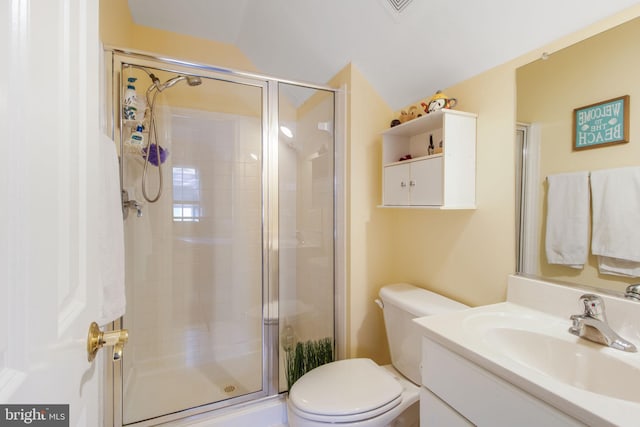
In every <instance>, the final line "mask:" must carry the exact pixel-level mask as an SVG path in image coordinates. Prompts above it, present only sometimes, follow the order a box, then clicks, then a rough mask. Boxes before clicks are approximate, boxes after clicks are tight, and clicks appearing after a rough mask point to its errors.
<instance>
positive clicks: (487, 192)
mask: <svg viewBox="0 0 640 427" xmlns="http://www.w3.org/2000/svg"><path fill="white" fill-rule="evenodd" d="M100 13H101V35H102V40H103V42H104V43H105V44H107V45H113V46H120V47H128V48H132V49H139V50H145V51H149V52H157V53H163V54H166V55H169V56H172V57H176V58H179V59H186V60H194V61H198V62H203V63H210V64H215V65H220V66H226V67H229V68H235V69H239V70H246V71H254V69H255V67H254V66H253V64H251V63H250V61H248V59H247V58H246V57H245V56H244V55H243V54H242V52H240V51H239V50H238V49H237V48H235V47H234V46H230V45H227V44H223V43H216V42H211V41H206V40H201V39H195V38H192V37H188V36H183V35H178V34H172V33H168V32H163V31H159V30H155V29H150V28H144V27H140V26H137V25H134V24H133V22H132V21H131V18H130V15H129V11H128V7H127V3H126V0H108V1H107V0H102V1H101V8H100ZM638 15H640V6H637V7H633V8H631V9H629V10H628V11H625V12H623V13H621V14H618V15H616V16H614V17H611V18H608V19H606V20H603V21H601V22H599V23H598V24H596V25H593V26H591V27H589V28H587V29H585V30H583V31H580V32H577V33H574V34H572V35H570V36H568V37H565V38H563V39H562V40H558V41H556V42H554V43H551V44H549V45H547V46H543V47H541V48H540V49H537V50H535V51H533V52H529V53H527V54H525V55H523V56H522V57H520V58H518V59H516V60H514V61H511V62H509V63H507V64H504V65H502V66H499V67H496V68H494V69H492V70H489V71H487V72H485V73H482V74H480V75H478V76H476V77H474V78H472V79H469V80H467V81H465V82H462V83H460V84H457V85H455V86H453V87H450V88H445V90H444V91H445V93H447V94H448V95H449V96H452V97H456V98H458V100H459V105H458V106H457V107H456V108H457V109H459V110H464V111H470V112H475V113H478V115H479V118H478V140H477V202H478V209H477V210H474V211H426V210H425V211H422V210H400V209H380V208H377V207H376V206H377V205H378V204H379V203H380V199H381V165H380V156H381V136H380V133H381V132H382V131H383V130H385V129H386V128H387V127H388V125H389V122H390V120H391V119H392V118H393V117H394V113H393V111H391V110H390V108H389V107H388V106H387V105H386V104H385V102H384V101H383V100H382V98H381V97H380V96H379V95H378V94H377V93H376V91H375V89H374V88H372V87H371V85H370V84H369V83H368V82H367V80H366V77H365V76H364V75H363V74H362V73H361V72H360V71H359V70H358V69H357V68H356V67H354V66H353V65H348V66H346V67H345V69H343V70H342V71H341V72H340V73H338V74H337V75H336V76H335V78H334V79H332V81H331V82H330V84H332V85H334V86H336V87H338V86H339V85H340V84H343V83H346V84H347V85H348V87H349V91H348V94H347V95H348V96H347V115H348V117H347V129H348V131H347V150H348V153H347V156H348V160H347V162H348V166H347V177H348V187H347V190H346V191H347V196H348V197H347V227H348V241H347V246H348V250H347V319H348V326H347V352H346V353H347V356H349V357H356V356H357V357H372V358H373V359H374V360H376V361H377V362H380V363H386V362H387V361H388V350H387V344H386V339H385V333H384V328H383V323H382V315H381V313H380V311H379V309H378V308H377V306H376V305H375V304H374V303H373V299H374V298H375V297H376V295H377V292H378V290H379V288H380V287H381V286H382V285H384V284H386V283H392V282H398V281H407V282H411V283H415V284H417V285H419V286H422V287H425V288H428V289H432V290H435V291H437V292H440V293H442V294H444V295H447V296H450V297H452V298H454V299H457V300H460V301H462V302H465V303H467V304H470V305H481V304H488V303H493V302H498V301H502V300H504V298H505V294H506V276H507V274H509V273H511V272H513V271H514V270H515V220H514V212H515V210H514V204H515V197H514V193H515V189H514V139H515V135H514V132H515V120H516V117H515V111H516V69H517V68H518V67H520V66H522V65H524V64H527V63H529V62H531V61H533V60H535V59H537V58H539V57H540V55H541V54H542V52H545V51H548V52H554V51H556V50H558V49H561V48H564V47H566V46H568V45H570V44H572V43H575V42H577V41H580V40H582V39H584V38H586V37H589V36H591V35H593V34H596V33H597V32H600V31H602V30H604V29H606V28H610V27H611V26H613V25H616V24H618V23H620V22H623V21H625V20H627V19H629V18H630V17H633V16H638ZM283 77H286V76H283ZM423 95H424V96H423V98H427V97H428V96H430V95H431V94H423ZM420 101H421V100H416V102H417V103H419V102H420Z"/></svg>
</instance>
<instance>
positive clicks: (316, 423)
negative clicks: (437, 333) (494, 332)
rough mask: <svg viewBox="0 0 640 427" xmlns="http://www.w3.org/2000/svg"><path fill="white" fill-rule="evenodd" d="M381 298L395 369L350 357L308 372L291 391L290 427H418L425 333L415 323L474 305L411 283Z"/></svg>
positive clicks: (390, 287)
mask: <svg viewBox="0 0 640 427" xmlns="http://www.w3.org/2000/svg"><path fill="white" fill-rule="evenodd" d="M380 299H381V300H382V301H379V300H376V302H377V303H378V304H379V305H380V306H381V307H382V308H383V313H384V323H385V328H386V331H387V337H388V341H389V349H390V350H391V363H392V365H393V366H389V365H388V366H380V365H378V364H376V363H375V362H374V361H373V360H371V359H347V360H340V361H337V362H332V363H328V364H326V365H323V366H320V367H318V368H316V369H314V370H312V371H310V372H307V373H306V374H305V375H303V376H302V377H301V378H300V379H299V380H298V381H296V383H295V384H294V385H293V386H292V387H291V390H290V391H289V398H288V399H287V415H288V418H289V427H322V426H324V427H326V426H327V425H331V424H337V425H339V426H340V427H351V426H353V427H356V426H357V427H384V426H393V427H401V426H402V427H405V426H406V427H410V426H411V427H413V426H416V427H417V426H418V420H419V416H418V414H419V404H418V399H419V396H420V385H419V384H420V360H421V331H420V327H419V326H418V325H417V324H415V323H414V322H413V321H412V319H414V318H416V317H423V316H430V315H433V314H438V313H444V312H449V311H454V310H463V309H465V308H468V307H467V306H466V305H464V304H461V303H459V302H456V301H453V300H450V299H448V298H445V297H443V296H442V295H438V294H436V293H433V292H430V291H427V290H425V289H421V288H417V287H415V286H412V285H409V284H407V283H398V284H394V285H387V286H384V287H383V288H382V289H380Z"/></svg>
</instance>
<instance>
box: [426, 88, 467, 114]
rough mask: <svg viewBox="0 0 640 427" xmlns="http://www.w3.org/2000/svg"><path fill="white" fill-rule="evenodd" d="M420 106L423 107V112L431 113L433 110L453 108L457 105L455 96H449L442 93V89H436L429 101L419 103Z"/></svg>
mask: <svg viewBox="0 0 640 427" xmlns="http://www.w3.org/2000/svg"><path fill="white" fill-rule="evenodd" d="M420 105H422V108H424V111H425V113H433V112H434V111H438V110H440V109H442V108H453V107H455V106H456V105H458V100H457V99H456V98H449V97H448V96H447V95H445V94H444V93H442V91H437V92H436V93H435V94H434V95H433V96H432V97H431V98H430V99H429V102H427V103H425V102H422V103H420Z"/></svg>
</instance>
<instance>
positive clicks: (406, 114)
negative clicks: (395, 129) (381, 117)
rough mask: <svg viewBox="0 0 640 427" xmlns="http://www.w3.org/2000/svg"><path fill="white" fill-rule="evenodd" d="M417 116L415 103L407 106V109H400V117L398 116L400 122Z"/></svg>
mask: <svg viewBox="0 0 640 427" xmlns="http://www.w3.org/2000/svg"><path fill="white" fill-rule="evenodd" d="M419 116H420V114H419V113H418V107H416V106H415V105H412V106H411V107H409V109H408V110H407V111H405V110H402V111H400V118H399V119H400V123H405V122H408V121H409V120H413V119H415V118H416V117H419Z"/></svg>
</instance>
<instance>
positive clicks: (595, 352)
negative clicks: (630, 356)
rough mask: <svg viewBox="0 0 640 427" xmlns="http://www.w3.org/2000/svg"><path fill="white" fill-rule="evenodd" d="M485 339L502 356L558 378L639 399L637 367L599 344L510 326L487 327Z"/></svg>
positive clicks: (604, 391) (593, 391)
mask: <svg viewBox="0 0 640 427" xmlns="http://www.w3.org/2000/svg"><path fill="white" fill-rule="evenodd" d="M568 334H569V332H567V335H568ZM484 340H485V342H486V343H487V344H489V345H490V346H492V347H494V348H495V349H496V350H499V351H500V352H501V353H502V354H503V355H504V356H506V357H509V358H511V359H513V360H514V361H515V362H517V363H519V364H522V365H524V366H527V367H529V368H531V369H534V370H536V371H538V372H540V373H543V374H545V375H548V376H549V377H552V378H554V379H555V380H557V381H562V382H564V383H566V384H568V385H571V386H573V387H577V388H580V389H583V390H587V391H590V392H592V393H597V394H602V395H606V396H609V397H613V398H616V399H623V400H628V401H632V402H638V403H640V369H638V368H636V367H634V366H633V365H630V364H628V363H625V362H624V361H622V360H619V359H617V358H615V357H612V356H610V355H608V354H605V353H604V352H603V351H602V350H603V349H604V348H603V347H602V346H601V345H599V344H595V343H591V342H589V341H585V340H580V341H578V342H576V340H575V339H572V338H571V337H568V339H567V340H564V339H560V338H558V337H555V336H552V335H547V334H544V333H538V332H534V331H530V330H523V329H512V328H491V329H488V330H487V331H486V332H485V334H484Z"/></svg>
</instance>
